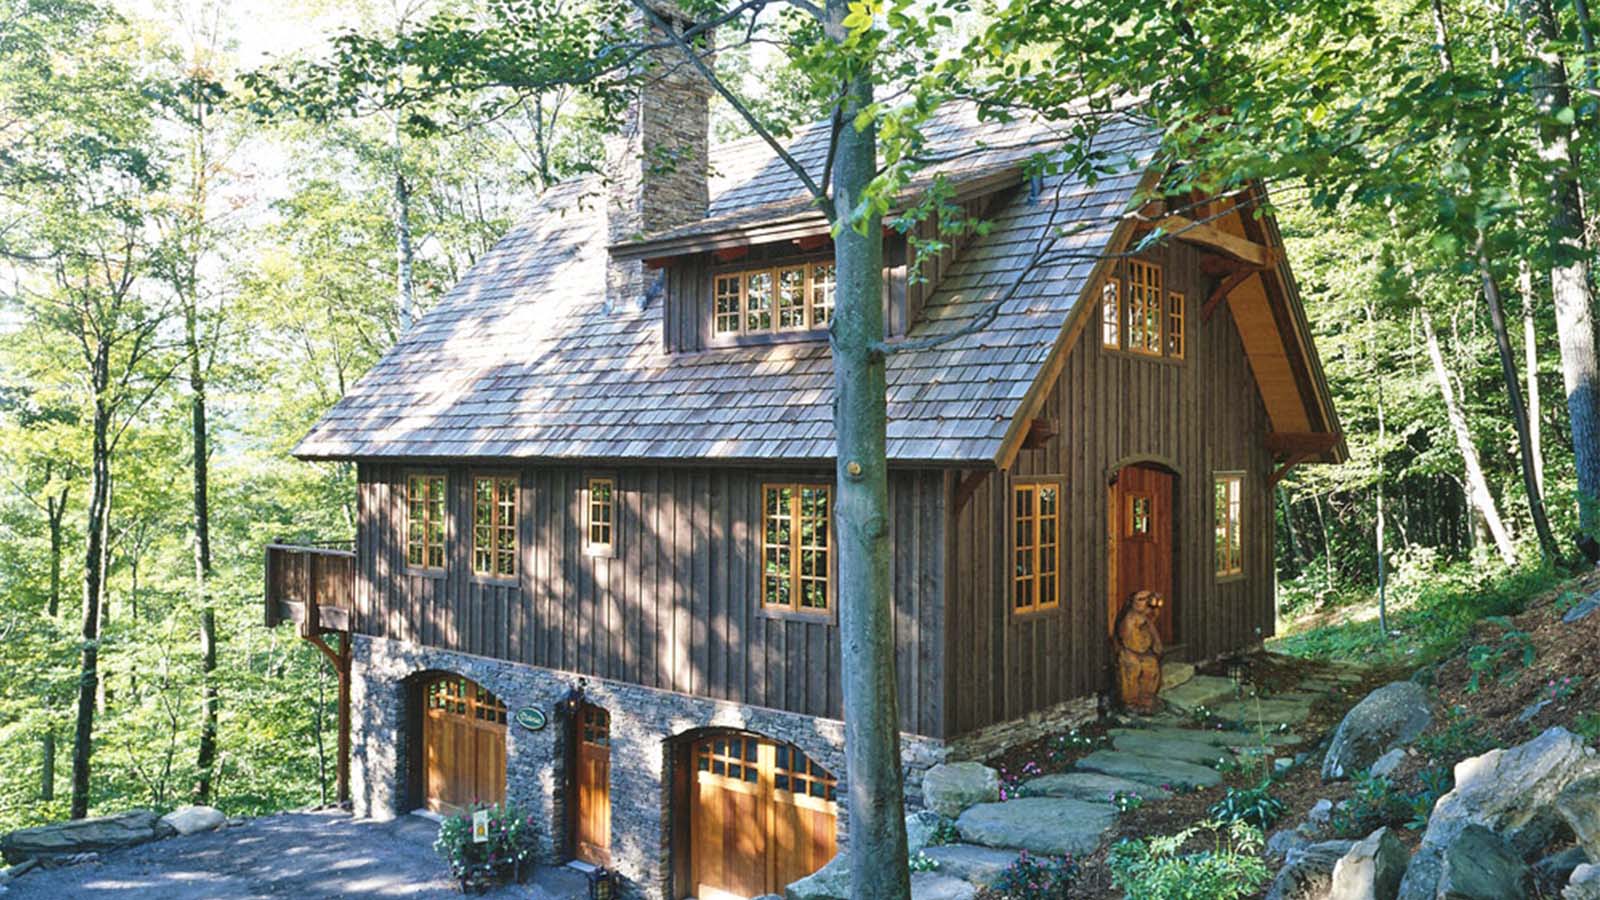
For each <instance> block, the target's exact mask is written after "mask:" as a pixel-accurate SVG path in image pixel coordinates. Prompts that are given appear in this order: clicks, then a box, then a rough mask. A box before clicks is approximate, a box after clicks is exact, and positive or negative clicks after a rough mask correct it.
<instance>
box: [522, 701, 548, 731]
mask: <svg viewBox="0 0 1600 900" xmlns="http://www.w3.org/2000/svg"><path fill="white" fill-rule="evenodd" d="M546 721H547V720H546V719H545V715H544V710H542V709H540V708H539V707H537V706H524V707H523V708H521V709H519V710H517V724H518V725H521V726H522V727H523V728H526V729H528V730H529V731H542V730H544V726H545V723H546Z"/></svg>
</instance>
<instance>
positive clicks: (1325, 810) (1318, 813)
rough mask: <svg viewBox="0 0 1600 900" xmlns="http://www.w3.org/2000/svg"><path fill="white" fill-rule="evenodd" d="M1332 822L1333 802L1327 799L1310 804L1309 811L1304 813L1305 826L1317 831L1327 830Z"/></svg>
mask: <svg viewBox="0 0 1600 900" xmlns="http://www.w3.org/2000/svg"><path fill="white" fill-rule="evenodd" d="M1332 820H1333V801H1332V800H1329V799H1328V798H1327V797H1323V798H1322V799H1320V800H1318V801H1317V802H1315V803H1313V804H1311V809H1310V810H1308V811H1307V812H1306V824H1307V825H1310V826H1311V827H1312V828H1314V829H1317V830H1321V829H1323V828H1327V827H1328V823H1329V822H1330V821H1332Z"/></svg>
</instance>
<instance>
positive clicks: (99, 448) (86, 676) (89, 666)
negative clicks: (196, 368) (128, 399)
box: [69, 344, 111, 819]
mask: <svg viewBox="0 0 1600 900" xmlns="http://www.w3.org/2000/svg"><path fill="white" fill-rule="evenodd" d="M110 369H111V366H110V348H109V347H107V346H105V345H104V344H102V345H100V346H99V347H97V348H95V353H94V356H93V360H92V366H91V372H90V376H91V379H92V385H93V389H94V436H93V451H92V461H91V470H92V475H91V480H92V483H91V485H90V488H89V510H88V516H87V521H85V523H84V529H83V535H84V545H85V547H84V554H83V647H82V650H81V653H80V660H79V675H78V720H77V727H76V730H75V732H74V734H73V744H72V808H71V811H70V813H69V814H70V815H71V817H72V818H74V819H81V818H83V817H84V816H87V815H88V814H89V761H90V756H91V755H92V754H93V751H94V712H95V702H96V700H97V699H98V697H99V693H100V668H99V666H100V608H101V607H100V604H101V601H102V594H103V593H104V581H103V579H104V576H105V552H106V548H105V538H106V527H105V526H106V520H107V518H108V512H109V509H108V508H109V506H110V502H111V445H110V428H111V411H110V409H109V408H108V407H107V405H106V392H107V390H108V389H109V381H110Z"/></svg>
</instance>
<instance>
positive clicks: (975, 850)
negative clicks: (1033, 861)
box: [922, 844, 1017, 887]
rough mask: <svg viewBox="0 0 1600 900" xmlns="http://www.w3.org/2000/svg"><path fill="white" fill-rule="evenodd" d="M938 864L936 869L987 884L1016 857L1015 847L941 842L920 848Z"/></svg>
mask: <svg viewBox="0 0 1600 900" xmlns="http://www.w3.org/2000/svg"><path fill="white" fill-rule="evenodd" d="M922 855H923V856H926V857H928V858H929V859H931V860H933V861H934V862H937V863H938V864H939V872H940V873H942V874H945V875H949V876H951V877H952V878H960V879H962V880H963V881H970V882H972V883H973V884H976V885H978V886H980V887H988V886H989V885H992V884H994V883H995V881H996V879H998V878H999V877H1000V874H1001V873H1002V872H1004V871H1005V870H1007V869H1009V868H1011V866H1012V864H1014V863H1015V862H1016V861H1017V851H1015V850H998V849H996V848H994V847H979V846H977V845H975V844H940V845H939V846H937V847H929V848H928V849H926V850H924V851H922Z"/></svg>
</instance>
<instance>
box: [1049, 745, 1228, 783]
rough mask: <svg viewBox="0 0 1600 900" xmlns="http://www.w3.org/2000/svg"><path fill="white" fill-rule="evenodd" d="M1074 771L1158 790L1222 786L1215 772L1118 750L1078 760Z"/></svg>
mask: <svg viewBox="0 0 1600 900" xmlns="http://www.w3.org/2000/svg"><path fill="white" fill-rule="evenodd" d="M1077 769H1078V770H1079V771H1083V772H1099V773H1100V774H1102V775H1115V776H1116V777H1118V778H1127V779H1130V780H1132V781H1142V782H1144V783H1145V784H1153V785H1155V786H1157V787H1163V786H1166V785H1179V786H1183V787H1196V788H1202V787H1211V786H1213V785H1217V784H1221V783H1222V776H1221V775H1218V774H1217V772H1216V770H1215V769H1209V768H1206V767H1205V766H1197V765H1195V764H1194V763H1186V762H1183V761H1181V760H1176V759H1157V758H1155V757H1152V756H1141V755H1139V754H1136V753H1123V752H1122V751H1120V750H1096V751H1095V752H1093V753H1091V754H1089V755H1088V756H1085V757H1084V758H1083V759H1080V760H1078V763H1077Z"/></svg>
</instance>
